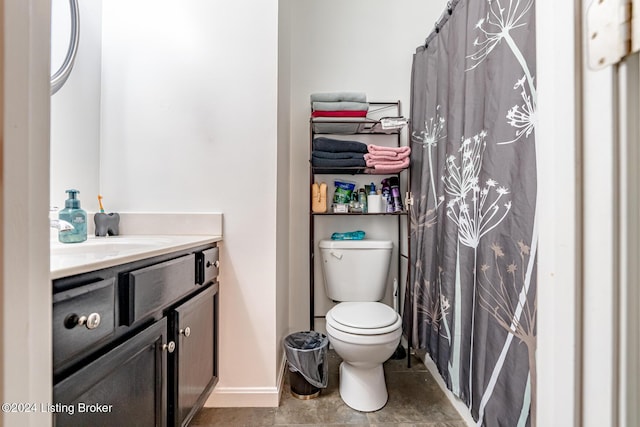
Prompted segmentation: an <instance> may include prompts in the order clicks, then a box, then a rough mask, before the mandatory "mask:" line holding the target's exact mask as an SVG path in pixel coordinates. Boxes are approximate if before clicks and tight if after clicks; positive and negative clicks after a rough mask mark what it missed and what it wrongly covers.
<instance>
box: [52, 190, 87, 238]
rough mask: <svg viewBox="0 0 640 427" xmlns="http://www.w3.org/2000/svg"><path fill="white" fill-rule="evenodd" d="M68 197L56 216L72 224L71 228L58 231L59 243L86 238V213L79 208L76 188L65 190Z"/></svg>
mask: <svg viewBox="0 0 640 427" xmlns="http://www.w3.org/2000/svg"><path fill="white" fill-rule="evenodd" d="M66 192H67V193H69V198H68V199H67V200H65V202H64V209H62V210H61V211H60V212H58V218H59V219H61V220H63V221H67V222H68V223H69V224H71V225H72V226H73V229H72V230H66V231H62V230H60V231H58V240H59V241H60V242H61V243H80V242H84V241H85V240H87V213H86V212H85V211H84V210H83V209H80V200H78V194H79V193H80V192H79V191H78V190H67V191H66Z"/></svg>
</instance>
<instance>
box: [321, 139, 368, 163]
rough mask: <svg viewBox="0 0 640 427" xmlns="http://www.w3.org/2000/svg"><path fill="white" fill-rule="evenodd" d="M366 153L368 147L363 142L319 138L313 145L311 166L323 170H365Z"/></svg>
mask: <svg viewBox="0 0 640 427" xmlns="http://www.w3.org/2000/svg"><path fill="white" fill-rule="evenodd" d="M366 153H367V145H366V144H364V143H362V142H358V141H344V140H341V139H332V138H325V137H318V138H314V140H313V143H312V151H311V165H312V166H314V167H321V168H344V167H361V168H364V167H365V166H366V162H365V160H364V156H365V155H366Z"/></svg>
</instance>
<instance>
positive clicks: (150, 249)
mask: <svg viewBox="0 0 640 427" xmlns="http://www.w3.org/2000/svg"><path fill="white" fill-rule="evenodd" d="M221 240H222V236H221V235H149V234H147V235H125V236H110V237H95V236H89V238H88V239H87V240H86V241H85V242H82V243H60V242H57V241H52V242H51V246H50V250H51V255H50V271H51V279H52V280H53V279H59V278H61V277H67V276H71V275H74V274H80V273H86V272H89V271H94V270H99V269H101V268H107V267H112V266H114V265H119V264H124V263H127V262H132V261H137V260H140V259H145V258H150V257H153V256H157V255H164V254H167V253H171V252H175V251H179V250H183V249H189V248H192V247H195V246H199V245H205V244H207V243H214V242H219V241H221Z"/></svg>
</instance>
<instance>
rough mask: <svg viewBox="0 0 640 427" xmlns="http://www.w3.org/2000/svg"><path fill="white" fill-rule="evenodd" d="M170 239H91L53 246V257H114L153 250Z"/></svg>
mask: <svg viewBox="0 0 640 427" xmlns="http://www.w3.org/2000/svg"><path fill="white" fill-rule="evenodd" d="M169 241H170V239H168V238H162V237H155V236H150V237H140V236H137V237H124V236H123V237H103V238H90V239H87V240H86V241H85V242H82V243H66V244H65V243H58V242H54V243H52V244H51V248H50V249H51V256H55V255H80V254H83V255H88V254H93V256H95V257H105V256H112V255H116V254H120V253H125V252H134V251H140V250H145V249H153V248H156V247H158V246H162V245H164V244H167V243H169Z"/></svg>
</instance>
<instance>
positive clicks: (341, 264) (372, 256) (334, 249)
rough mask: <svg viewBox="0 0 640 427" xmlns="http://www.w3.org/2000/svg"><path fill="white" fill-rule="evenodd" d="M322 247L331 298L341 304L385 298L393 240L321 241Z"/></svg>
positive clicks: (325, 274) (326, 281)
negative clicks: (343, 302)
mask: <svg viewBox="0 0 640 427" xmlns="http://www.w3.org/2000/svg"><path fill="white" fill-rule="evenodd" d="M318 246H319V248H320V254H321V258H322V259H321V262H322V273H323V276H324V288H325V291H326V293H327V297H329V298H330V299H332V300H334V301H341V302H342V301H380V300H381V299H382V298H384V294H385V291H386V285H387V275H388V274H389V263H390V261H391V251H392V249H393V243H392V242H391V241H390V240H366V239H365V240H321V241H320V242H319V244H318Z"/></svg>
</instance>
